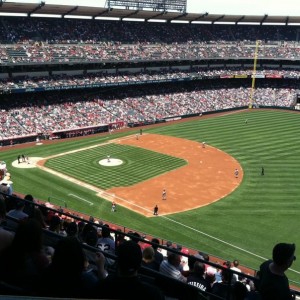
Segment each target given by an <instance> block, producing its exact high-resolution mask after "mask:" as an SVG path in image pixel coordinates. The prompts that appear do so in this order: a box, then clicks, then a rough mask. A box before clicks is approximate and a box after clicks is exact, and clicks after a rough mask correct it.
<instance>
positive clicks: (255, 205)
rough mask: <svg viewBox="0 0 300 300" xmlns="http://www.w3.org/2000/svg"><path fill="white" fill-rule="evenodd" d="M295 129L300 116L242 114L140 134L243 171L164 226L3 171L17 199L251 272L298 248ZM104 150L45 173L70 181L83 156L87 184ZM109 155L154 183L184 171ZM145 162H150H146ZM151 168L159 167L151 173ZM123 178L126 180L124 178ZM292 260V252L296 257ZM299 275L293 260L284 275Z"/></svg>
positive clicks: (37, 178) (10, 156) (28, 175)
mask: <svg viewBox="0 0 300 300" xmlns="http://www.w3.org/2000/svg"><path fill="white" fill-rule="evenodd" d="M245 119H248V124H245ZM299 125H300V115H299V114H295V113H291V112H288V111H267V110H251V111H249V110H247V111H244V112H240V113H232V114H229V115H225V116H216V117H215V118H210V119H204V118H202V119H201V118H200V119H199V120H192V121H189V120H187V122H184V123H179V124H172V125H169V126H164V127H158V128H152V129H150V128H149V129H145V130H144V132H148V133H156V134H162V135H170V136H176V137H181V138H185V139H190V140H194V141H199V142H201V141H206V143H207V144H209V145H212V146H214V147H217V148H219V149H221V150H223V151H225V152H227V153H229V154H230V155H232V156H234V157H235V158H236V159H237V160H238V161H239V163H240V164H241V165H242V167H243V170H244V179H243V182H242V183H241V185H240V186H239V188H238V189H236V190H235V191H234V192H233V193H232V194H230V195H228V196H227V197H225V198H223V199H222V200H221V201H218V202H216V203H213V204H211V205H209V206H206V207H203V208H199V209H194V210H190V211H187V212H183V213H178V214H173V215H170V216H168V217H166V218H164V217H156V218H145V217H144V216H142V215H139V214H137V213H134V212H132V211H130V210H128V209H125V208H122V207H118V212H117V213H115V214H111V213H110V203H109V202H107V201H105V200H103V199H100V198H99V197H97V196H96V195H95V193H94V192H92V191H90V190H88V189H85V188H84V187H81V186H78V185H74V184H72V183H70V182H68V181H65V180H62V179H61V178H56V177H55V176H53V175H51V174H48V173H45V172H43V171H41V170H39V169H16V168H12V167H9V170H10V172H11V173H12V176H13V181H14V189H15V191H18V192H20V193H23V194H26V193H32V194H33V195H34V196H35V197H36V198H39V199H44V200H47V199H48V197H52V199H53V202H56V203H57V204H61V203H62V201H61V200H65V201H66V202H67V203H68V206H69V207H70V208H72V209H75V210H80V211H82V212H84V213H86V214H88V215H93V216H95V217H96V218H100V219H104V220H108V221H110V222H114V223H117V224H121V225H123V226H127V227H130V228H133V229H135V230H138V231H142V232H146V233H149V234H152V235H155V236H158V237H161V238H164V239H167V240H172V241H175V242H177V243H180V244H183V245H186V246H188V247H190V248H195V249H200V250H202V251H205V252H208V253H210V254H213V255H215V256H219V257H222V258H225V259H229V260H233V259H235V258H238V259H239V260H240V262H241V264H242V265H246V266H249V267H251V268H254V269H257V268H258V267H259V264H260V263H261V262H262V261H263V260H264V258H270V257H271V254H272V248H273V246H274V244H276V243H277V242H293V243H296V245H297V246H298V248H299V247H300V235H299V234H298V228H299V225H300V218H299V214H300V213H299V211H300V201H299V195H300V184H299V177H300V159H299V155H300V138H299V136H300V134H299ZM125 134H126V133H122V134H121V133H119V134H115V135H111V136H110V135H107V136H101V137H99V136H97V137H90V138H87V139H83V140H80V141H71V140H66V141H65V142H64V143H59V144H55V145H54V144H53V145H42V146H34V147H31V148H28V149H26V150H24V152H25V154H26V155H29V156H40V157H46V156H49V155H54V154H59V153H62V152H66V151H70V150H73V149H78V148H83V147H87V146H92V145H96V144H99V143H102V142H106V141H108V140H109V139H110V138H116V137H119V136H124V135H125ZM127 134H128V133H127ZM111 146H112V145H110V147H111ZM106 147H107V146H103V147H97V148H95V149H93V150H89V151H84V152H82V153H81V152H77V153H76V154H72V155H70V156H63V157H60V158H59V159H58V158H55V159H53V160H52V161H50V162H49V166H50V164H51V165H52V164H56V165H58V166H59V168H60V170H61V171H63V172H64V173H67V174H70V172H72V170H71V169H73V167H74V165H72V166H71V161H74V162H75V161H77V162H78V160H79V161H80V159H81V158H83V157H85V156H87V157H88V159H89V161H90V163H89V165H88V166H87V168H86V169H85V170H84V171H83V173H82V177H83V178H82V179H84V180H87V181H90V180H92V179H93V176H94V175H93V174H94V170H95V169H97V168H99V169H97V170H99V171H100V170H102V169H101V167H100V166H98V165H97V159H98V158H97V157H98V155H100V156H102V155H103V156H104V157H105V156H106V155H107V152H106V150H105V148H106ZM114 147H115V145H114V146H113V149H109V151H112V152H111V154H110V155H111V156H113V155H114V153H122V156H123V155H124V157H128V158H126V164H124V166H123V167H124V168H127V167H129V166H130V165H131V163H132V164H133V165H136V166H140V165H142V166H143V168H144V170H145V173H147V172H148V170H149V169H153V176H157V175H158V174H161V173H162V172H165V170H166V169H165V167H169V168H170V169H173V168H178V167H180V166H181V165H182V161H181V160H178V159H175V158H172V159H171V161H172V163H174V164H172V165H171V166H168V164H164V166H162V164H161V163H160V160H164V159H170V157H169V156H164V155H162V154H158V153H153V152H151V151H147V150H145V152H144V153H142V152H143V151H144V150H143V149H138V150H137V149H135V148H133V147H127V146H119V145H118V146H116V148H114ZM22 151H23V150H22ZM98 151H100V152H98ZM101 151H102V152H101ZM113 151H116V152H113ZM118 151H120V152H118ZM135 151H141V153H142V158H141V160H140V161H138V160H139V159H140V158H139V156H138V155H136V154H133V155H132V153H135ZM18 154H22V153H20V150H16V149H14V148H13V147H12V148H10V149H9V150H8V151H6V150H4V149H3V151H2V152H1V159H2V160H5V161H6V162H7V164H8V166H9V165H10V163H11V162H12V161H13V160H15V159H16V157H17V155H18ZM73 155H74V156H73ZM118 155H119V154H118ZM120 155H121V154H120ZM148 155H151V156H152V155H153V159H151V160H150V161H148V162H147V156H148ZM156 160H157V161H159V163H157V164H156V166H154V161H155V162H156ZM148 164H149V165H148ZM262 166H264V168H265V176H261V175H260V171H261V167H262ZM52 167H53V165H52ZM56 167H57V166H56ZM81 167H83V166H82V165H81ZM123 167H122V166H120V167H117V168H116V170H117V169H118V170H120V171H121V170H122V168H123ZM92 170H93V171H92ZM142 170H143V169H142ZM103 172H104V170H103ZM124 172H125V171H124ZM126 172H129V171H126ZM126 172H125V174H126ZM117 173H118V172H117ZM127 174H128V175H130V172H129V173H127ZM103 175H104V176H102V175H99V176H100V178H102V179H103V178H104V177H106V176H107V174H103ZM123 175H124V174H123ZM123 175H121V176H123ZM132 175H133V174H132ZM89 176H91V177H89ZM149 176H150V175H149ZM149 176H148V174H146V175H145V174H143V172H140V171H139V172H137V175H133V176H130V180H131V183H130V182H128V184H133V183H134V182H135V180H138V181H140V180H146V179H147V178H149ZM94 180H95V182H96V183H95V184H99V186H101V187H103V188H109V187H110V186H114V185H115V184H120V185H124V184H126V183H124V182H121V181H119V179H118V180H117V182H113V183H111V180H110V179H109V180H104V181H103V182H101V183H100V180H99V181H98V174H97V175H96V179H94ZM114 180H116V179H114ZM101 181H102V180H101ZM203 192H205V191H203ZM74 195H75V196H76V197H75V196H74ZM56 199H60V200H56ZM82 199H84V200H82ZM85 200H86V201H89V202H90V203H93V205H90V204H88V202H86V201H85ZM297 252H298V250H296V254H297ZM299 271H300V262H299V260H297V261H296V262H295V263H294V265H293V266H292V270H291V271H289V272H288V276H289V278H290V279H292V280H294V281H300V280H299Z"/></svg>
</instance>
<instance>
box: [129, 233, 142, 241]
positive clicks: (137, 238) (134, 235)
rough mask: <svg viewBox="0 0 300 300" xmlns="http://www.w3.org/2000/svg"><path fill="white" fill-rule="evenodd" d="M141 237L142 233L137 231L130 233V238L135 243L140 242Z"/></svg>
mask: <svg viewBox="0 0 300 300" xmlns="http://www.w3.org/2000/svg"><path fill="white" fill-rule="evenodd" d="M140 238H141V235H140V234H139V233H137V232H134V233H132V234H131V235H130V239H131V240H132V241H133V242H135V243H138V242H139V241H140V240H139V239H140Z"/></svg>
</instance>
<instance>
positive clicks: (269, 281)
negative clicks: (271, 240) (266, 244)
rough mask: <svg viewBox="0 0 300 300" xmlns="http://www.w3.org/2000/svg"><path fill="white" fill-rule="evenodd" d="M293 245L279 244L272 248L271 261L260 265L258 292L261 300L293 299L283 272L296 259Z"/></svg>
mask: <svg viewBox="0 0 300 300" xmlns="http://www.w3.org/2000/svg"><path fill="white" fill-rule="evenodd" d="M295 250H296V246H295V244H286V243H279V244H277V245H275V247H274V248H273V260H267V261H265V262H263V263H262V264H261V265H260V269H259V272H258V278H259V282H258V290H259V292H260V294H261V296H262V299H263V300H291V299H293V297H292V294H291V290H290V287H289V280H288V278H287V276H286V275H285V271H286V270H287V269H288V268H289V267H290V266H291V265H292V263H293V261H294V260H295V259H296V256H295Z"/></svg>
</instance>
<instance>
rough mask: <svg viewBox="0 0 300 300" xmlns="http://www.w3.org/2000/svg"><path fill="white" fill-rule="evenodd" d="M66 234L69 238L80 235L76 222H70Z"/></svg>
mask: <svg viewBox="0 0 300 300" xmlns="http://www.w3.org/2000/svg"><path fill="white" fill-rule="evenodd" d="M66 233H67V235H68V236H76V235H77V233H78V226H77V223H76V222H70V223H68V224H67V227H66Z"/></svg>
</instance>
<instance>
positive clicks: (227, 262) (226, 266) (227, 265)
mask: <svg viewBox="0 0 300 300" xmlns="http://www.w3.org/2000/svg"><path fill="white" fill-rule="evenodd" d="M223 266H224V267H225V268H228V269H230V267H231V262H230V261H229V260H227V261H224V262H223Z"/></svg>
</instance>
